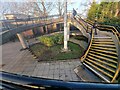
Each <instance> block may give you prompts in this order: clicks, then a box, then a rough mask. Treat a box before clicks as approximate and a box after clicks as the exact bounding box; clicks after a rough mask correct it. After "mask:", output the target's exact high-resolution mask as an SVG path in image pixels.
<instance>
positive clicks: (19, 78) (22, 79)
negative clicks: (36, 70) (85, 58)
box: [0, 72, 119, 90]
mask: <svg viewBox="0 0 120 90" xmlns="http://www.w3.org/2000/svg"><path fill="white" fill-rule="evenodd" d="M0 75H1V76H2V78H0V82H2V83H0V86H1V89H3V90H4V89H9V90H26V89H27V90H41V89H45V90H46V89H47V90H56V89H59V90H97V89H99V90H106V89H109V90H117V89H118V88H119V84H112V83H111V84H107V83H94V82H92V83H91V82H83V81H79V82H77V81H76V82H75V81H72V82H69V81H61V80H53V79H52V80H51V79H46V78H40V77H33V76H25V75H20V74H13V73H8V72H0Z"/></svg>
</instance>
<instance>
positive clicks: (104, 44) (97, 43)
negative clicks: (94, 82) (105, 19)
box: [83, 36, 118, 82]
mask: <svg viewBox="0 0 120 90" xmlns="http://www.w3.org/2000/svg"><path fill="white" fill-rule="evenodd" d="M83 65H85V66H86V67H87V68H88V69H90V70H91V71H92V72H94V73H95V74H97V76H99V77H100V78H101V79H103V80H104V81H106V82H111V81H112V79H113V78H114V75H115V73H116V70H117V65H118V54H117V52H116V47H115V44H114V42H113V40H112V38H111V37H108V36H107V37H93V41H92V44H91V47H90V49H89V52H88V54H87V56H86V58H85V60H84V61H83Z"/></svg>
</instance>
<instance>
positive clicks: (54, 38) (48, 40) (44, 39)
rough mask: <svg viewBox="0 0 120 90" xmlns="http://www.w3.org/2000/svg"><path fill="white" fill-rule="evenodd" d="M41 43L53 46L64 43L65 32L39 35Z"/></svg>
mask: <svg viewBox="0 0 120 90" xmlns="http://www.w3.org/2000/svg"><path fill="white" fill-rule="evenodd" d="M38 39H39V40H40V42H41V43H43V44H44V45H46V46H48V47H51V46H54V45H56V44H62V43H63V34H54V35H50V36H40V37H38Z"/></svg>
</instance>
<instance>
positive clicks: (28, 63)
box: [0, 42, 81, 81]
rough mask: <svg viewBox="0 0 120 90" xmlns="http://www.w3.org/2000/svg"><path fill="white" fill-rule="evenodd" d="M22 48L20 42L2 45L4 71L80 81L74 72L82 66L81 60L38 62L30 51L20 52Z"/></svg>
mask: <svg viewBox="0 0 120 90" xmlns="http://www.w3.org/2000/svg"><path fill="white" fill-rule="evenodd" d="M0 47H1V46H0ZM21 48H22V47H21V44H20V42H9V43H6V44H4V45H2V65H1V66H2V68H1V69H2V70H3V71H7V72H12V73H19V74H23V75H30V76H37V77H43V78H50V79H60V80H65V81H80V78H78V77H77V75H76V74H75V72H74V71H73V70H74V68H75V67H76V66H78V65H81V63H80V61H79V59H73V60H67V61H42V62H37V60H36V59H34V58H33V57H32V55H31V54H30V52H29V51H28V50H24V51H20V49H21Z"/></svg>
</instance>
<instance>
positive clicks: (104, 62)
mask: <svg viewBox="0 0 120 90" xmlns="http://www.w3.org/2000/svg"><path fill="white" fill-rule="evenodd" d="M87 58H89V59H91V60H94V61H96V62H99V63H101V64H105V65H107V66H109V67H112V68H115V69H116V68H117V65H115V64H114V63H108V62H107V61H105V60H104V61H103V60H101V59H99V58H95V57H92V56H87ZM87 58H86V59H87Z"/></svg>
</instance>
